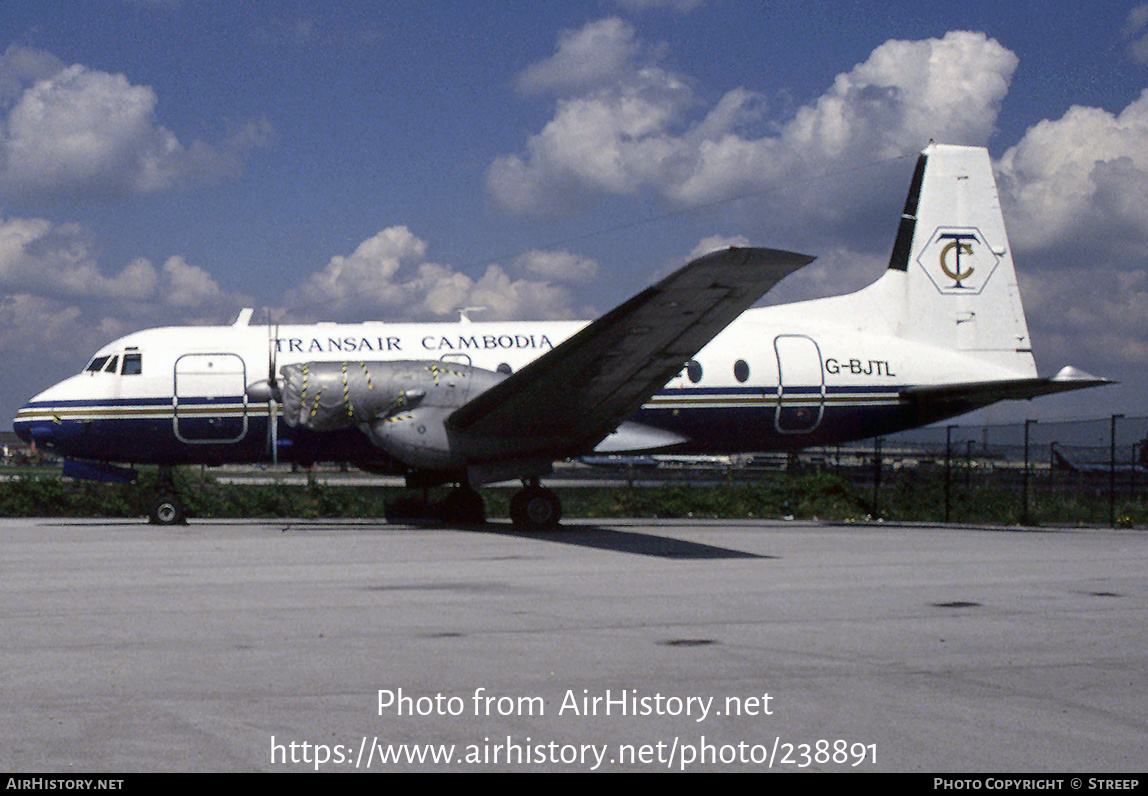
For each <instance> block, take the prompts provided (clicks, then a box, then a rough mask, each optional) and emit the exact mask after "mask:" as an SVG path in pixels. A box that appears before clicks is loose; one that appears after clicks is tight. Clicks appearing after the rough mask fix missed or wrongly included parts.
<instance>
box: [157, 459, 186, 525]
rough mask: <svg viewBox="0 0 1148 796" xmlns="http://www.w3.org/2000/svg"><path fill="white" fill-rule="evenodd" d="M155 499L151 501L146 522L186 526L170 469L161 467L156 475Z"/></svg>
mask: <svg viewBox="0 0 1148 796" xmlns="http://www.w3.org/2000/svg"><path fill="white" fill-rule="evenodd" d="M155 490H156V497H155V500H153V501H152V504H151V511H150V512H149V513H148V522H150V523H151V524H152V525H187V515H186V514H185V513H184V509H183V502H182V501H181V500H180V499H179V493H178V492H177V491H176V488H175V479H174V478H173V477H172V468H171V467H166V466H161V467H160V468H159V472H158V473H157V474H156V482H155Z"/></svg>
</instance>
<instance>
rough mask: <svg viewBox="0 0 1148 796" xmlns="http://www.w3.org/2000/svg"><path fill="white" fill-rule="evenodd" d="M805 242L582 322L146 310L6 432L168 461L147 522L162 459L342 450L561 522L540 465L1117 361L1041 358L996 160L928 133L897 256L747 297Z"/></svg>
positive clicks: (476, 505)
mask: <svg viewBox="0 0 1148 796" xmlns="http://www.w3.org/2000/svg"><path fill="white" fill-rule="evenodd" d="M812 260H813V258H812V257H809V256H807V255H802V254H797V253H794V252H786V251H779V250H774V249H764V248H727V249H723V250H720V251H716V252H712V253H709V254H706V255H704V256H702V257H699V258H697V259H695V260H693V261H692V262H690V263H688V264H687V265H685V266H683V267H682V268H681V269H679V270H678V271H676V272H674V273H672V274H671V275H669V276H667V277H665V278H664V279H662V280H661V281H659V282H657V283H656V284H654V285H652V286H651V287H648V288H646V289H645V290H642V291H641V292H639V293H638V294H637V295H635V296H633V297H632V298H630V299H629V300H628V301H626V302H624V303H623V304H621V305H619V306H618V307H616V308H614V309H613V310H611V311H609V312H608V313H606V314H605V315H603V316H602V317H600V318H598V319H597V320H595V321H592V322H574V321H536V322H530V321H516V322H489V323H488V322H479V321H473V320H471V319H469V318H467V317H460V319H459V321H458V322H453V323H400V324H394V323H386V322H365V323H358V324H330V323H319V324H308V325H302V324H301V325H282V326H280V325H272V324H271V323H267V324H252V323H251V317H252V314H253V310H251V309H245V310H243V311H242V312H241V313H240V315H239V317H238V318H237V319H236V321H235V322H234V323H233V324H231V325H228V326H206V327H178V328H161V329H150V330H145V331H140V332H136V333H134V334H129V335H127V336H125V337H122V338H120V339H119V340H116V341H114V342H112V343H110V344H108V345H107V346H105V347H103V348H102V349H100V350H99V351H98V352H96V354H95V356H94V357H93V358H92V359H91V360H90V362H89V363H88V365H87V366H86V367H85V368H84V370H83V371H82V372H81V373H79V374H78V375H75V376H73V377H71V378H69V379H66V380H65V381H63V382H60V383H59V384H57V385H55V386H53V387H50V388H48V389H47V390H45V391H44V392H42V393H40V394H39V395H36V396H35V397H34V398H32V399H31V400H29V401H28V403H27V404H25V405H24V406H23V407H22V408H21V409H20V410H19V412H18V414H17V417H16V418H15V420H14V423H13V425H14V428H15V430H16V432H17V433H18V434H19V435H20V436H21V437H22V438H23V439H25V440H26V441H29V442H33V441H34V442H35V444H36V445H38V446H40V448H42V449H43V448H47V449H51V450H54V451H55V452H57V453H58V454H60V455H61V456H63V457H64V458H65V475H72V476H75V477H88V478H101V479H108V480H113V479H130V478H131V477H132V476H133V475H134V470H132V469H131V466H132V465H148V464H150V465H158V466H159V472H160V476H161V477H160V484H161V486H160V489H159V494H158V496H157V498H156V501H155V504H154V508H153V511H152V513H151V520H152V522H155V523H160V524H169V523H176V522H183V521H184V511H183V507H182V504H181V501H180V499H179V497H178V495H176V494H175V493H174V491H173V490H172V488H171V480H170V473H171V468H172V467H174V466H177V465H184V464H206V465H219V464H226V463H239V462H246V463H261V462H262V463H269V462H270V463H274V462H293V463H297V464H300V465H303V466H309V465H311V464H312V463H314V462H316V461H340V462H347V463H349V464H353V465H355V466H357V467H359V468H361V469H363V470H366V471H369V472H374V473H391V474H401V475H403V476H405V479H406V484H407V486H408V487H411V488H413V489H419V488H426V487H430V486H436V485H441V484H453V485H456V486H455V488H454V489H453V490H451V491H450V493H449V494H448V496H447V497H446V498H445V499H444V500H443V501H442V502H441V504H439V505H438V506H437V508H436V510H438V511H440V516H442V517H444V518H446V519H448V520H450V521H457V522H482V521H484V520H485V506H484V503H483V499H482V497H481V495H480V494H479V493H478V491H477V489H476V488H477V487H479V486H482V485H485V484H490V483H495V482H500V481H508V480H520V481H521V482H522V484H523V487H522V489H520V490H519V491H518V492H517V493H516V494H515V496H514V498H513V500H512V502H511V506H510V514H511V519H512V520H513V522H514V524H515V526H516V527H520V528H527V529H544V528H553V527H555V526H557V525H558V523H559V520H560V517H561V505H560V502H559V499H558V497H557V496H556V495H555V494H554V492H553V491H551V490H549V489H547V488H545V487H543V486H542V485H541V479H542V478H543V477H545V476H546V475H548V474H550V473H551V472H552V471H553V465H554V463H555V462H557V461H561V460H565V459H571V458H576V457H580V456H586V455H608V454H616V453H627V454H651V453H675V454H683V455H715V454H736V453H745V452H757V451H774V450H795V449H799V448H804V447H809V446H819V445H831V444H836V443H840V442H846V441H851V440H857V439H864V438H868V437H874V436H880V435H885V434H890V433H893V432H896V431H901V430H904V429H908V428H912V427H917V426H922V425H927V424H930V423H934V422H937V421H940V420H944V419H948V418H951V417H954V416H957V415H961V414H964V413H966V412H970V411H973V410H975V409H979V408H981V407H984V406H987V405H989V404H992V403H995V402H997V401H1001V400H1006V399H1029V398H1033V397H1036V396H1040V395H1046V394H1051V393H1059V392H1063V391H1066V390H1075V389H1081V388H1085V387H1093V386H1098V385H1102V384H1108V383H1111V382H1109V381H1108V380H1106V379H1102V378H1097V377H1095V376H1092V375H1089V374H1087V373H1085V372H1083V371H1079V370H1077V369H1075V368H1071V367H1067V368H1064V369H1062V370H1061V371H1060V372H1059V373H1057V374H1056V375H1055V376H1052V377H1039V376H1038V375H1037V370H1036V365H1035V361H1034V359H1033V354H1032V346H1031V342H1030V339H1029V333H1028V326H1027V322H1026V319H1025V315H1024V309H1023V307H1022V306H1021V300H1020V293H1019V289H1018V286H1017V280H1016V274H1015V270H1014V265H1013V260H1012V253H1011V250H1010V247H1009V242H1008V238H1007V235H1006V231H1005V224H1004V218H1003V214H1002V212H1001V208H1000V201H999V197H998V194H997V188H996V183H995V179H994V177H993V171H992V164H991V161H990V159H989V156H988V152H987V151H986V150H985V149H983V148H977V147H966V146H953V145H942V144H935V143H930V144H929V146H928V147H926V148H925V150H924V151H923V152H922V153H921V154H920V156H919V158H918V160H917V164H916V168H915V170H914V173H913V178H912V182H911V185H910V189H909V193H908V197H907V199H906V201H905V208H904V212H903V214H902V217H901V220H900V224H899V226H898V228H897V233H896V238H895V241H894V244H893V250H892V254H891V256H890V259H889V265H888V268H887V269H886V270H885V272H884V273H883V274H882V275H881V276H880V277H879V278H878V279H877V280H876V281H875V282H873V283H872V284H870V285H869V286H867V287H865V288H863V289H861V290H860V291H857V292H855V293H851V294H848V295H843V296H835V297H830V298H823V299H813V300H808V301H801V302H796V303H792V304H784V305H779V306H773V307H758V308H753V307H752V305H753V304H754V303H756V302H757V301H758V299H759V298H760V297H761V296H762V295H764V294H765V293H766V292H767V291H768V290H770V289H771V288H772V287H773V286H774V285H775V284H776V283H777V282H778V281H780V280H781V279H782V278H783V277H785V276H787V275H788V274H790V273H792V272H793V271H795V270H797V269H798V268H800V267H802V266H804V265H806V264H808V263H809V262H811V261H812Z"/></svg>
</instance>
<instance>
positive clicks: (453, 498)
mask: <svg viewBox="0 0 1148 796" xmlns="http://www.w3.org/2000/svg"><path fill="white" fill-rule="evenodd" d="M442 518H443V520H444V521H446V522H452V523H461V524H464V525H481V524H482V523H484V522H486V504H485V503H484V502H483V500H482V495H480V494H478V492H476V491H475V490H474V489H471V488H470V487H468V486H463V487H459V488H458V489H455V490H454V491H452V492H451V493H450V494H449V495H447V496H446V499H445V500H443V502H442Z"/></svg>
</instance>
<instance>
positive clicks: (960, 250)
mask: <svg viewBox="0 0 1148 796" xmlns="http://www.w3.org/2000/svg"><path fill="white" fill-rule="evenodd" d="M871 289H872V290H871V297H872V298H873V299H875V300H878V301H880V302H881V304H882V305H883V307H882V310H883V313H884V314H885V315H886V317H888V318H891V319H895V321H894V324H895V333H896V334H897V335H898V336H900V337H904V338H906V339H910V340H915V341H919V342H922V343H929V344H931V345H937V346H942V347H945V348H949V349H954V350H957V351H961V352H964V353H967V354H969V355H971V356H975V357H976V358H977V359H981V360H988V361H991V362H993V363H994V364H997V365H999V366H1001V367H1004V368H1007V369H1008V370H1011V371H1014V372H1016V373H1018V374H1031V375H1035V373H1036V366H1035V363H1034V362H1033V358H1032V345H1031V342H1030V340H1029V335H1028V324H1027V322H1026V321H1025V317H1024V308H1023V307H1022V306H1021V301H1020V291H1019V289H1018V287H1017V281H1016V271H1015V269H1014V267H1013V261H1012V251H1011V249H1010V247H1009V242H1008V235H1007V233H1006V232H1005V224H1004V216H1003V214H1002V213H1001V207H1000V198H999V196H998V194H997V187H996V181H995V179H994V177H993V169H992V162H991V161H990V160H989V155H988V151H987V150H985V149H983V148H980V147H965V146H949V145H940V144H930V145H929V146H928V147H927V148H926V149H925V150H924V152H922V153H921V157H920V159H919V160H918V161H917V168H916V171H915V172H914V174H913V182H912V185H911V187H910V189H909V196H908V198H907V200H906V202H905V211H904V214H903V215H902V217H901V224H900V227H899V228H898V230H897V238H896V241H895V243H894V245H893V254H892V256H891V257H890V260H889V270H888V272H886V274H885V276H884V277H882V278H881V279H880V280H878V281H877V282H876V283H875V284H873V285H872V286H871ZM864 292H870V291H864Z"/></svg>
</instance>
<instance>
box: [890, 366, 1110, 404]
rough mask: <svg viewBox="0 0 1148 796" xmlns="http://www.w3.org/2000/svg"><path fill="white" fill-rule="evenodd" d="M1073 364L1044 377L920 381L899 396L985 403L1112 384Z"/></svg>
mask: <svg viewBox="0 0 1148 796" xmlns="http://www.w3.org/2000/svg"><path fill="white" fill-rule="evenodd" d="M1113 383H1114V382H1112V381H1110V380H1109V379H1102V378H1100V377H1099V376H1093V375H1092V374H1091V373H1085V372H1084V371H1082V370H1077V369H1076V368H1072V367H1067V368H1062V369H1061V370H1060V372H1059V373H1057V374H1056V375H1055V376H1052V377H1050V378H1049V377H1046V378H1026V379H1005V380H999V381H981V382H968V383H965V384H942V385H937V386H934V385H923V386H919V387H906V388H905V389H904V390H902V391H901V397H903V398H907V399H910V400H914V401H921V402H929V403H941V404H945V403H949V404H968V403H971V404H975V405H976V406H987V405H989V404H991V403H995V402H997V401H1007V400H1017V399H1022V398H1036V397H1037V396H1040V395H1051V394H1052V393H1058V392H1067V391H1069V390H1081V389H1084V388H1085V387H1098V386H1100V385H1102V384H1113Z"/></svg>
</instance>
